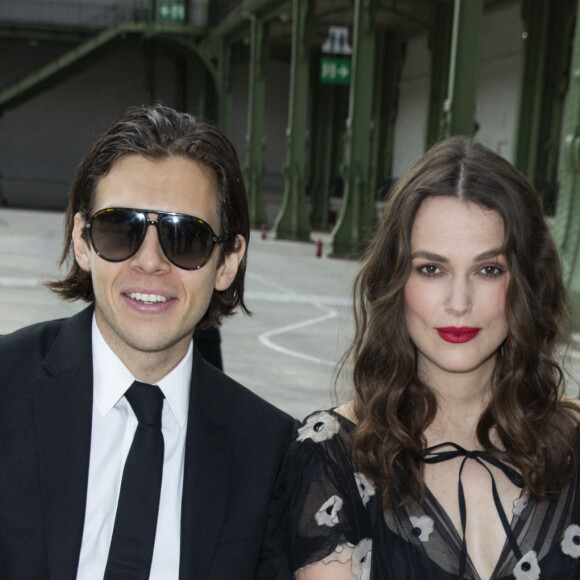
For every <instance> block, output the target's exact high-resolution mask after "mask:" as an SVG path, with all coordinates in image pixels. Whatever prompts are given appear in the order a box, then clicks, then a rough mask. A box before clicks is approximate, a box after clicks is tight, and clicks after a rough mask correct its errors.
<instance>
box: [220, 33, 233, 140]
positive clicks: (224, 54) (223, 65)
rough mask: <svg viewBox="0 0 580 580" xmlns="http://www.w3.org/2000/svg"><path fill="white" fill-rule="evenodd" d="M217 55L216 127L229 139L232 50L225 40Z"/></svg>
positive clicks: (230, 125) (230, 127)
mask: <svg viewBox="0 0 580 580" xmlns="http://www.w3.org/2000/svg"><path fill="white" fill-rule="evenodd" d="M219 48H220V50H219V54H218V65H217V73H218V82H217V85H216V92H217V94H218V98H219V112H218V125H219V126H220V128H221V129H222V131H223V132H224V133H225V134H226V135H229V136H230V137H231V135H232V114H233V86H232V71H231V62H232V49H231V45H230V43H229V42H228V41H227V40H222V41H220V45H219Z"/></svg>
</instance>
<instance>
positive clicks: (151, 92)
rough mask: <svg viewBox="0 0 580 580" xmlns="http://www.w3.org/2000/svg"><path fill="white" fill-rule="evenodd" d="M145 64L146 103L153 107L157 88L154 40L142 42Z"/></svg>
mask: <svg viewBox="0 0 580 580" xmlns="http://www.w3.org/2000/svg"><path fill="white" fill-rule="evenodd" d="M142 42H143V63H144V68H145V102H146V103H147V104H148V105H152V104H153V103H154V102H155V86H156V71H155V66H156V58H155V57H156V49H155V41H154V40H142Z"/></svg>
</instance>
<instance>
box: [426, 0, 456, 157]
mask: <svg viewBox="0 0 580 580" xmlns="http://www.w3.org/2000/svg"><path fill="white" fill-rule="evenodd" d="M432 9H433V12H434V14H433V19H432V21H431V22H430V27H429V50H430V51H431V74H430V77H429V110H428V112H427V131H426V135H425V149H428V148H429V147H430V146H431V145H432V144H433V143H436V142H437V141H439V140H440V139H442V138H443V136H444V135H443V131H444V126H445V124H444V106H445V99H446V98H447V89H448V86H449V64H450V62H449V61H450V55H451V38H452V34H453V4H451V3H448V2H435V3H434V4H433V7H432Z"/></svg>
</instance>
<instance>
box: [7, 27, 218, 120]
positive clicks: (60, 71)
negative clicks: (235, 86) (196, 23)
mask: <svg viewBox="0 0 580 580" xmlns="http://www.w3.org/2000/svg"><path fill="white" fill-rule="evenodd" d="M194 33H197V34H199V29H198V28H197V27H189V26H185V25H168V24H160V23H148V22H122V23H120V24H117V25H115V26H112V27H111V28H108V29H106V30H104V31H102V32H100V33H99V34H97V35H96V36H94V37H92V38H90V39H89V40H87V41H85V42H84V43H82V44H81V45H79V46H77V47H75V48H74V49H72V50H70V51H69V52H67V53H65V54H64V55H62V56H61V57H59V58H57V59H55V60H54V61H53V62H51V63H49V64H47V65H46V66H44V67H42V68H40V69H39V70H37V71H35V72H34V73H32V74H30V75H29V76H27V77H25V78H23V79H22V80H20V81H19V82H17V83H15V84H14V85H11V86H9V87H7V88H6V89H4V90H3V91H0V113H1V112H2V111H3V110H6V109H11V108H14V107H16V106H18V105H21V104H22V103H24V102H26V101H27V100H28V99H31V98H32V97H34V96H36V95H38V94H39V93H41V92H42V91H44V90H47V89H48V88H50V87H52V86H54V85H55V84H57V83H59V82H61V81H62V80H63V78H66V77H67V76H69V75H71V74H74V73H75V72H76V71H77V70H79V68H80V67H81V66H84V65H86V62H87V61H88V60H89V59H91V58H95V57H96V56H98V55H99V53H100V51H101V50H106V49H109V48H110V47H112V46H113V43H114V42H115V41H116V40H118V39H122V38H124V37H125V36H126V35H130V34H131V35H135V34H136V35H140V36H142V38H144V39H145V41H147V40H150V39H153V38H159V39H170V41H171V42H173V43H179V44H181V45H183V46H185V47H187V48H188V49H189V50H190V51H191V52H192V53H193V54H196V55H197V56H198V57H199V58H200V59H201V60H202V61H203V63H204V64H205V66H206V67H207V69H208V71H209V72H210V74H211V75H212V78H213V79H214V80H215V68H214V67H213V65H212V63H211V62H210V61H209V59H208V58H207V55H206V54H204V53H203V52H201V51H199V49H198V48H197V46H196V45H195V44H194V43H193V42H192V40H190V38H184V37H183V35H188V34H194Z"/></svg>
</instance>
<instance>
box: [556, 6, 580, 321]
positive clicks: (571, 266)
mask: <svg viewBox="0 0 580 580" xmlns="http://www.w3.org/2000/svg"><path fill="white" fill-rule="evenodd" d="M572 50H573V53H572V68H571V71H570V89H569V91H570V93H569V95H568V112H567V115H566V127H565V141H564V155H563V160H562V163H561V164H560V170H559V174H558V176H559V179H560V192H559V196H558V208H557V212H556V225H555V235H556V240H557V241H558V244H559V246H560V252H561V256H562V262H563V264H564V277H565V282H566V286H567V288H568V302H569V304H570V308H571V310H572V315H573V318H574V320H573V323H572V324H573V328H574V330H576V331H580V2H578V6H577V12H576V30H575V33H574V46H573V49H572Z"/></svg>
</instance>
